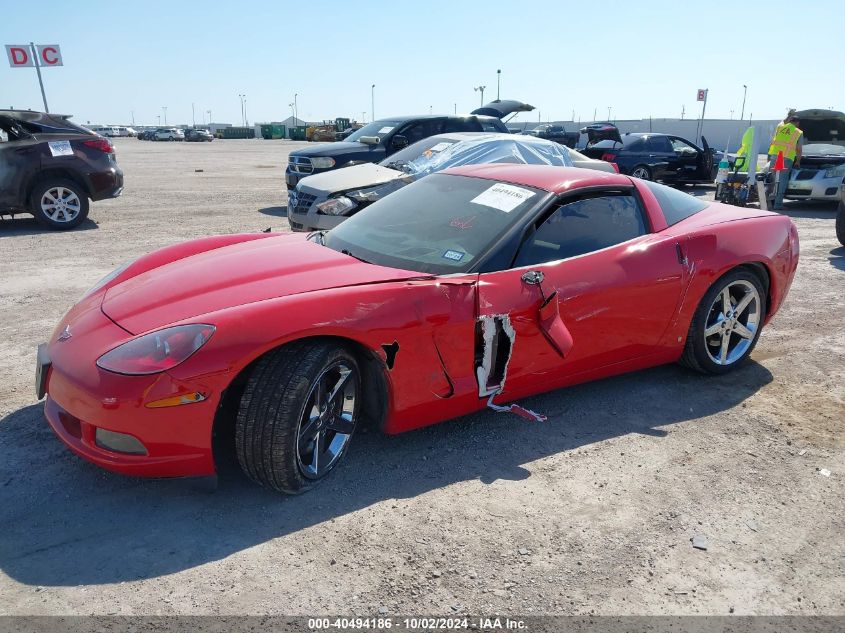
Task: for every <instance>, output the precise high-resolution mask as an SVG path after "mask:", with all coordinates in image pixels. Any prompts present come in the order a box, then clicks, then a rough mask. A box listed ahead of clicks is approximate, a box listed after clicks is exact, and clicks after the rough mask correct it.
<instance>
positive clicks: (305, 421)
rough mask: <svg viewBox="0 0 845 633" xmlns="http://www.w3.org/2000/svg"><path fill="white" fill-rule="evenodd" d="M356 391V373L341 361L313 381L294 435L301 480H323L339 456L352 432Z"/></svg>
mask: <svg viewBox="0 0 845 633" xmlns="http://www.w3.org/2000/svg"><path fill="white" fill-rule="evenodd" d="M359 391H360V380H359V378H358V375H357V373H356V371H355V370H354V369H353V368H352V367H350V366H348V365H347V364H346V363H344V362H343V361H339V362H337V363H334V364H333V365H330V366H329V367H327V368H326V369H324V370H323V372H322V373H321V374H320V375H319V376H318V377H317V379H316V380H315V381H314V384H313V385H312V386H311V391H310V393H309V394H308V398H307V399H306V400H305V407H304V408H303V411H302V415H301V417H300V421H299V428H298V429H297V433H296V443H297V446H296V462H297V465H298V466H299V470H300V472H301V473H302V475H303V476H304V477H306V478H308V479H319V478H321V477H323V476H324V475H325V474H326V473H328V471H329V470H331V469H332V467H333V466H334V465H335V463H337V461H338V459H339V458H340V457H341V455H342V453H343V450H344V449H345V448H346V446H347V444H349V440H350V439H351V438H352V433H353V432H354V431H355V423H356V422H357V416H358V411H357V408H356V406H357V404H358V395H359Z"/></svg>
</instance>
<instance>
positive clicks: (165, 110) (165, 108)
mask: <svg viewBox="0 0 845 633" xmlns="http://www.w3.org/2000/svg"><path fill="white" fill-rule="evenodd" d="M161 109H162V110H163V111H164V124H165V125H167V106H161Z"/></svg>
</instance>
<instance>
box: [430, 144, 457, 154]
mask: <svg viewBox="0 0 845 633" xmlns="http://www.w3.org/2000/svg"><path fill="white" fill-rule="evenodd" d="M450 145H451V143H438V144H437V145H435V146H434V147H429V148H428V151H429V152H431V153H432V154H435V153H437V152H442V151H443V150H444V149H446V148H447V147H449V146H450Z"/></svg>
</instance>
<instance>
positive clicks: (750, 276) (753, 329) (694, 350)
mask: <svg viewBox="0 0 845 633" xmlns="http://www.w3.org/2000/svg"><path fill="white" fill-rule="evenodd" d="M765 316H766V293H765V291H764V290H763V286H762V284H761V283H760V279H759V278H758V277H757V275H755V274H754V273H753V272H751V271H750V270H747V269H744V268H740V269H735V270H733V271H731V272H729V273H728V274H726V275H724V276H723V277H722V278H721V279H719V280H718V281H717V282H716V283H715V284H713V286H711V287H710V290H708V291H707V294H705V295H704V298H703V299H702V300H701V303H700V304H699V305H698V309H697V310H696V311H695V315H694V316H693V319H692V323H691V324H690V328H689V332H688V334H687V342H686V346H685V347H684V353H683V356H682V357H681V363H682V364H683V365H686V366H687V367H689V368H690V369H694V370H696V371H700V372H702V373H709V374H725V373H727V372H729V371H731V370H732V369H735V368H736V367H739V366H740V365H742V364H743V363H744V362H745V361H747V360H748V357H749V356H750V355H751V352H752V351H753V350H754V346H755V345H756V344H757V340H758V339H759V338H760V331H761V329H762V327H763V321H764V319H765Z"/></svg>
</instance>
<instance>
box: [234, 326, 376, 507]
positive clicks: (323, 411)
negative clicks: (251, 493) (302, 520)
mask: <svg viewBox="0 0 845 633" xmlns="http://www.w3.org/2000/svg"><path fill="white" fill-rule="evenodd" d="M360 404H361V373H360V370H359V368H358V363H357V361H356V360H355V357H354V356H353V355H352V354H351V353H350V352H349V351H348V350H347V349H346V348H344V347H342V346H340V345H337V344H335V343H325V342H306V341H303V342H296V343H291V344H290V345H287V346H285V347H283V348H280V349H278V350H276V351H274V352H271V353H269V354H268V355H267V356H265V357H264V358H262V359H261V360H260V361H259V362H258V363H257V364H256V366H255V369H254V371H253V372H252V375H251V376H250V378H249V381H248V382H247V386H246V388H245V390H244V394H243V397H242V398H241V403H240V407H239V410H238V415H237V420H236V424H235V446H236V450H237V455H238V461H239V462H240V465H241V468H242V469H243V471H244V472H245V473H246V474H247V476H248V477H250V478H251V479H252V480H254V481H256V482H257V483H259V484H261V485H262V486H265V487H267V488H272V489H274V490H278V491H280V492H286V493H289V494H297V493H300V492H305V491H306V490H308V489H310V488H312V487H313V486H315V485H316V484H317V483H318V482H319V481H321V480H322V479H324V478H325V477H326V476H327V475H328V474H329V472H331V471H332V470H333V469H334V467H335V466H336V465H337V464H338V463H339V462H340V460H341V459H342V458H343V456H344V455H345V453H346V450H347V448H348V446H349V443H350V441H351V439H352V435H353V434H354V432H355V428H356V425H357V422H358V416H359V410H360Z"/></svg>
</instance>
